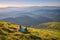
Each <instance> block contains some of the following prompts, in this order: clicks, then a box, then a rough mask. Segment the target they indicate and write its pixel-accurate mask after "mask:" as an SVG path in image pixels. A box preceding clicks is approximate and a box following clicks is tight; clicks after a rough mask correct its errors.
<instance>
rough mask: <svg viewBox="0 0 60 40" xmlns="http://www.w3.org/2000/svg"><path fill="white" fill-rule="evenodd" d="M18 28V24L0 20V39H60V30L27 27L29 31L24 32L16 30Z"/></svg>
mask: <svg viewBox="0 0 60 40" xmlns="http://www.w3.org/2000/svg"><path fill="white" fill-rule="evenodd" d="M51 26H52V25H51ZM22 27H23V28H24V27H25V26H22ZM18 28H19V25H16V24H13V23H8V22H2V21H0V40H60V32H59V31H60V30H59V31H56V30H50V29H36V28H30V27H28V32H29V33H27V34H26V33H22V32H20V31H18Z"/></svg>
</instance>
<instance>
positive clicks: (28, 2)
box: [0, 0, 60, 7]
mask: <svg viewBox="0 0 60 40" xmlns="http://www.w3.org/2000/svg"><path fill="white" fill-rule="evenodd" d="M25 6H60V0H0V7H25Z"/></svg>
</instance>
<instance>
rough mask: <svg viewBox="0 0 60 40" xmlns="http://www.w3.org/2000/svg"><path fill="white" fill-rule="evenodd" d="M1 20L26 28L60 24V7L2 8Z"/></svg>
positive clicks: (0, 11) (0, 12)
mask: <svg viewBox="0 0 60 40" xmlns="http://www.w3.org/2000/svg"><path fill="white" fill-rule="evenodd" d="M0 19H1V20H4V21H7V22H12V23H16V24H20V25H24V26H26V25H27V26H35V25H38V24H41V23H46V22H60V7H53V6H51V7H49V6H44V7H40V6H33V7H24V8H23V7H22V8H18V7H8V8H0Z"/></svg>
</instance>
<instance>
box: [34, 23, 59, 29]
mask: <svg viewBox="0 0 60 40" xmlns="http://www.w3.org/2000/svg"><path fill="white" fill-rule="evenodd" d="M35 27H36V28H41V29H55V30H60V22H48V23H42V24H39V25H37V26H35Z"/></svg>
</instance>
